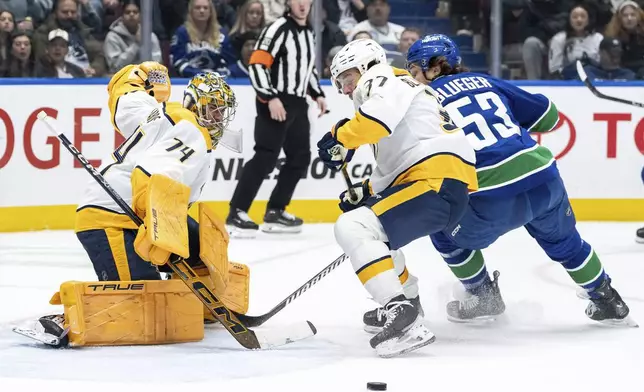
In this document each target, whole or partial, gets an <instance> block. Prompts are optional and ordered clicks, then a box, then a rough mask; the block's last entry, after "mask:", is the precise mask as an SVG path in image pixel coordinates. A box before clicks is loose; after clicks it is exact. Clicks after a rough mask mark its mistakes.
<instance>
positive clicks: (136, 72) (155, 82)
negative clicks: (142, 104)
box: [107, 61, 170, 107]
mask: <svg viewBox="0 0 644 392" xmlns="http://www.w3.org/2000/svg"><path fill="white" fill-rule="evenodd" d="M124 81H126V82H125V83H123V82H124ZM132 87H134V90H137V89H138V90H144V91H146V92H147V93H148V94H149V95H150V96H152V97H154V99H156V101H157V102H159V103H163V102H166V101H167V100H168V98H170V76H169V75H168V68H166V66H165V65H163V64H160V63H157V62H156V61H146V62H143V63H141V64H138V65H128V66H126V67H123V68H122V69H121V70H120V71H118V72H117V73H116V74H114V76H112V79H111V80H110V82H109V84H108V85H107V91H108V93H109V94H110V100H112V99H113V98H112V96H114V97H115V98H117V97H120V96H121V95H122V94H121V93H119V92H118V91H114V89H117V90H118V89H126V90H127V91H132ZM109 106H110V107H111V106H112V105H109Z"/></svg>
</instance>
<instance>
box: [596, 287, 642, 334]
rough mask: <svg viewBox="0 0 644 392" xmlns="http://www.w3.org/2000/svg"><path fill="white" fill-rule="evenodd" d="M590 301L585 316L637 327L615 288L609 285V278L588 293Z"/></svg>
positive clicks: (599, 320)
mask: <svg viewBox="0 0 644 392" xmlns="http://www.w3.org/2000/svg"><path fill="white" fill-rule="evenodd" d="M589 299H590V303H589V304H588V307H586V316H588V318H590V319H591V320H594V321H597V322H600V323H603V324H608V325H615V326H627V327H639V325H638V324H637V323H636V322H635V321H634V320H633V319H632V318H631V317H630V316H629V313H630V310H629V309H628V306H627V305H626V303H625V302H624V300H622V297H621V296H620V295H619V293H618V292H617V290H615V289H614V288H613V287H612V286H611V285H610V278H608V279H605V280H604V281H603V282H602V284H601V285H600V286H599V287H597V288H596V289H595V290H593V291H591V292H590V293H589Z"/></svg>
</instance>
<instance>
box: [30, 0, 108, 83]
mask: <svg viewBox="0 0 644 392" xmlns="http://www.w3.org/2000/svg"><path fill="white" fill-rule="evenodd" d="M79 1H80V0H79ZM56 29H62V30H65V31H66V32H67V33H68V34H69V53H68V54H67V57H66V59H65V60H67V61H69V62H70V63H72V64H76V65H77V66H79V67H80V68H82V69H83V70H84V71H85V74H86V75H87V76H103V75H105V57H104V56H103V45H102V44H101V43H100V42H99V41H97V40H96V39H94V37H92V35H91V34H90V29H89V27H87V26H86V25H85V24H83V23H82V22H81V21H80V19H79V16H78V4H77V2H76V0H58V1H57V3H56V8H55V9H54V13H52V14H51V15H49V17H47V19H46V20H45V23H44V24H42V25H41V26H40V27H38V29H36V33H35V35H34V49H35V51H36V58H40V57H41V56H44V55H45V52H46V51H47V44H48V42H49V39H48V37H49V32H50V31H52V30H56Z"/></svg>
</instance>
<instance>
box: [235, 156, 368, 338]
mask: <svg viewBox="0 0 644 392" xmlns="http://www.w3.org/2000/svg"><path fill="white" fill-rule="evenodd" d="M342 175H343V177H344V181H345V182H346V184H347V189H348V190H349V193H350V194H351V198H352V199H356V198H357V195H356V194H355V190H354V189H353V188H352V184H351V178H350V177H349V173H348V172H347V164H346V163H345V164H344V165H343V166H342ZM348 258H349V256H347V255H346V254H342V255H341V256H340V257H338V258H337V259H335V260H333V262H332V263H331V264H329V265H327V266H326V267H324V269H323V270H322V271H320V272H318V273H317V274H316V275H315V276H314V277H312V278H311V279H309V280H308V281H307V282H306V283H304V284H303V285H302V286H300V287H299V288H298V289H297V290H295V291H294V292H293V293H291V295H289V296H288V297H286V298H285V299H284V300H283V301H282V302H280V303H278V304H277V305H275V307H273V309H271V310H270V311H268V312H267V313H264V314H262V315H259V316H248V315H245V314H238V315H237V317H238V318H239V320H240V321H242V322H243V323H244V324H246V325H247V326H249V327H251V328H252V327H258V326H260V325H262V324H264V323H265V322H266V321H268V319H270V318H271V317H273V316H275V315H276V314H277V313H279V312H280V311H281V310H282V309H284V308H285V307H286V305H288V304H290V303H291V302H292V301H293V300H295V299H296V298H297V297H299V296H300V295H302V294H303V293H304V292H305V291H306V290H308V289H309V288H311V286H313V285H314V284H316V283H317V282H319V281H320V280H322V278H324V277H325V276H327V275H328V274H329V272H331V271H333V270H334V269H335V267H337V266H339V265H340V264H342V263H343V262H344V261H345V260H346V259H348Z"/></svg>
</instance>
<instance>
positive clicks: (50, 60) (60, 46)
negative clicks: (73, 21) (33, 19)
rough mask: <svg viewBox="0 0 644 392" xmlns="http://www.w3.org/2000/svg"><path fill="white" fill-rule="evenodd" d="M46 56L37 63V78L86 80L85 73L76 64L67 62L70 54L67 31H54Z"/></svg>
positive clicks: (51, 33)
mask: <svg viewBox="0 0 644 392" xmlns="http://www.w3.org/2000/svg"><path fill="white" fill-rule="evenodd" d="M48 39H49V42H48V43H47V49H46V52H45V55H44V56H42V57H41V58H40V59H38V61H36V69H35V76H36V77H37V78H60V79H69V78H84V77H85V71H83V69H82V68H81V67H79V66H77V65H75V64H72V63H70V62H68V61H65V56H67V53H68V52H69V34H68V33H67V32H66V31H65V30H60V29H56V30H52V31H50V32H49V36H48Z"/></svg>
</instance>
